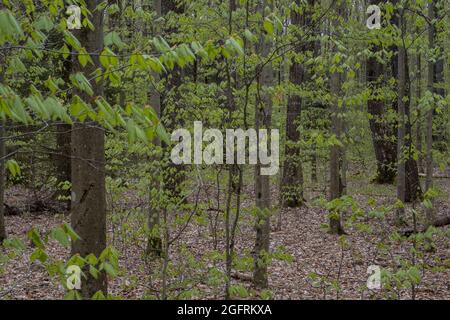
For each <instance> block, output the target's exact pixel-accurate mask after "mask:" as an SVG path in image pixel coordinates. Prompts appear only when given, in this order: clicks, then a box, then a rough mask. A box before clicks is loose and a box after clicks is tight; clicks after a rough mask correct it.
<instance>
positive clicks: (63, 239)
mask: <svg viewBox="0 0 450 320" xmlns="http://www.w3.org/2000/svg"><path fill="white" fill-rule="evenodd" d="M50 236H51V237H52V238H53V239H55V240H56V241H58V242H59V243H60V244H61V245H62V246H64V247H66V248H67V247H69V246H70V240H69V236H68V235H67V233H66V232H65V231H64V230H63V229H62V228H61V227H58V228H55V229H53V230H52V231H51V232H50Z"/></svg>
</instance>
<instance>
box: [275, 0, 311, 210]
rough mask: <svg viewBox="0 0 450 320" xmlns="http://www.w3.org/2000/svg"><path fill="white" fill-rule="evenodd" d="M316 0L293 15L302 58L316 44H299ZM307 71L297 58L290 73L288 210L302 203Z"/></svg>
mask: <svg viewBox="0 0 450 320" xmlns="http://www.w3.org/2000/svg"><path fill="white" fill-rule="evenodd" d="M296 4H297V6H298V8H301V7H302V1H300V0H297V1H296ZM314 5H315V1H314V0H309V1H308V2H307V4H306V6H305V8H304V9H303V12H302V13H300V12H299V11H298V10H292V11H291V24H292V26H294V27H295V29H293V30H294V31H293V33H294V34H295V37H294V38H296V43H297V45H296V46H295V50H294V52H295V54H296V56H297V55H302V54H305V53H306V52H307V51H311V52H312V51H314V44H315V43H314V41H309V40H307V41H308V44H307V45H305V44H304V43H302V42H301V41H300V35H299V33H300V30H302V29H303V28H304V27H305V26H308V25H310V24H311V22H312V18H311V16H312V14H313V12H314ZM304 77H305V70H304V67H303V65H302V64H301V63H299V62H298V58H297V57H294V59H293V62H292V64H291V66H290V69H289V81H290V82H291V83H292V85H294V86H295V89H294V93H293V94H290V95H289V98H288V104H287V114H286V144H285V149H284V155H285V160H284V165H283V177H282V183H281V188H282V190H281V194H282V204H283V206H285V207H298V206H300V205H301V204H302V203H303V201H304V198H303V168H302V160H301V157H300V120H301V119H300V118H301V112H302V99H301V97H300V96H299V94H298V93H297V92H296V90H298V89H299V86H300V85H301V84H302V82H303V80H304Z"/></svg>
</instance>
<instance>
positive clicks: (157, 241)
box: [146, 0, 162, 256]
mask: <svg viewBox="0 0 450 320" xmlns="http://www.w3.org/2000/svg"><path fill="white" fill-rule="evenodd" d="M153 10H154V11H155V13H156V16H155V19H158V18H159V17H161V14H162V11H161V0H155V1H153ZM160 33H161V30H160V28H159V26H156V27H154V28H153V35H154V36H158V35H159V34H160ZM153 78H154V79H155V85H156V84H157V83H158V82H159V80H160V77H159V74H157V73H153ZM149 102H150V106H151V107H153V109H154V110H155V111H156V113H157V114H158V116H159V117H160V116H161V95H160V94H159V92H158V91H157V88H153V89H151V91H150V92H149ZM153 143H154V145H155V146H159V145H160V144H161V142H160V141H159V139H155V141H154V142H153ZM152 186H154V187H155V188H157V189H158V190H159V188H160V182H159V181H154V182H153V185H152ZM149 197H151V195H150V191H149ZM155 202H156V201H155V199H151V198H149V212H148V220H147V227H148V232H149V235H148V240H147V248H146V254H147V255H149V254H152V255H154V256H160V255H161V251H162V240H161V236H160V234H159V231H158V228H159V225H160V208H159V207H158V205H156V203H155Z"/></svg>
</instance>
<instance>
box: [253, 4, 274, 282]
mask: <svg viewBox="0 0 450 320" xmlns="http://www.w3.org/2000/svg"><path fill="white" fill-rule="evenodd" d="M267 5H269V6H270V7H272V5H273V4H272V2H271V1H266V0H263V1H261V2H260V3H258V11H259V13H260V14H261V17H262V18H261V19H262V21H264V19H265V16H266V14H265V13H266V11H265V8H266V6H267ZM269 37H270V36H266V35H265V34H264V32H262V34H261V37H260V41H259V48H258V50H259V54H260V56H261V57H262V59H267V58H268V56H269V54H270V49H271V44H272V41H271V40H269V39H268V38H269ZM273 79H274V75H273V68H272V64H271V63H267V64H265V65H263V66H262V68H261V70H260V73H259V76H258V79H257V82H258V83H257V87H258V88H257V90H258V93H257V96H258V98H257V103H256V106H255V129H256V131H257V132H258V130H260V129H264V128H265V129H269V130H270V127H271V122H272V96H271V95H270V93H269V91H268V89H269V87H270V86H272V85H273ZM258 149H259V137H258ZM258 151H259V150H258ZM261 167H262V165H261V163H259V160H258V163H257V165H255V194H256V208H257V214H256V223H255V229H256V240H255V248H254V254H255V269H254V272H253V283H254V285H255V286H256V287H257V288H267V286H268V276H267V255H268V253H269V247H270V210H271V197H270V180H269V176H267V175H261Z"/></svg>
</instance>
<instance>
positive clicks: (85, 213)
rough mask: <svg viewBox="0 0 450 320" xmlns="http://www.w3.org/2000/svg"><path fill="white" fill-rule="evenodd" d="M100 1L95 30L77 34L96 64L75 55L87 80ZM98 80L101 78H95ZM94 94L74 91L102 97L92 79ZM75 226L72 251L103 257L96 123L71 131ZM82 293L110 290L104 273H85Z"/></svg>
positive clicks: (101, 140)
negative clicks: (76, 235) (86, 62)
mask: <svg viewBox="0 0 450 320" xmlns="http://www.w3.org/2000/svg"><path fill="white" fill-rule="evenodd" d="M101 2H102V1H101V0H92V1H88V2H87V9H88V10H89V12H91V14H92V16H90V21H91V22H92V25H93V26H94V29H93V30H91V29H90V28H81V29H80V30H77V31H75V36H76V37H77V38H78V40H79V41H80V43H81V45H82V46H83V47H84V48H85V49H86V51H87V52H89V53H91V59H92V61H93V64H91V63H88V64H86V65H85V66H84V67H83V65H82V64H81V63H80V61H79V60H78V57H77V56H74V60H73V70H74V72H82V73H83V74H84V75H85V77H86V78H87V79H89V78H91V77H92V76H93V74H95V71H96V70H97V69H99V68H101V64H100V62H99V57H98V53H100V52H102V50H103V9H100V7H101V6H99V5H100V4H101ZM96 80H99V79H96ZM91 86H92V90H93V93H94V94H93V96H88V95H87V94H86V93H84V92H80V91H78V90H75V94H77V95H78V96H79V97H81V98H82V99H83V100H85V101H86V102H90V103H91V105H95V99H97V98H98V97H100V96H102V93H103V87H102V82H101V81H95V80H94V81H91ZM72 158H73V162H72V217H71V223H72V228H73V229H74V230H75V232H76V233H77V234H78V235H79V236H80V239H78V240H76V241H74V242H73V243H72V254H79V255H81V256H82V257H84V256H87V255H89V254H91V253H92V254H94V255H96V256H97V257H98V256H100V254H101V253H102V251H103V250H104V249H105V248H106V198H105V134H104V130H103V129H102V128H101V127H100V126H99V124H97V123H75V124H74V128H73V131H72ZM85 274H86V276H87V278H86V279H83V283H82V287H81V293H82V296H83V297H84V298H90V297H92V295H93V294H94V293H96V292H98V291H102V292H103V293H104V294H106V292H107V280H106V275H105V273H104V272H101V273H99V274H98V276H97V277H96V278H94V277H93V276H92V275H91V274H90V273H89V272H85Z"/></svg>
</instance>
